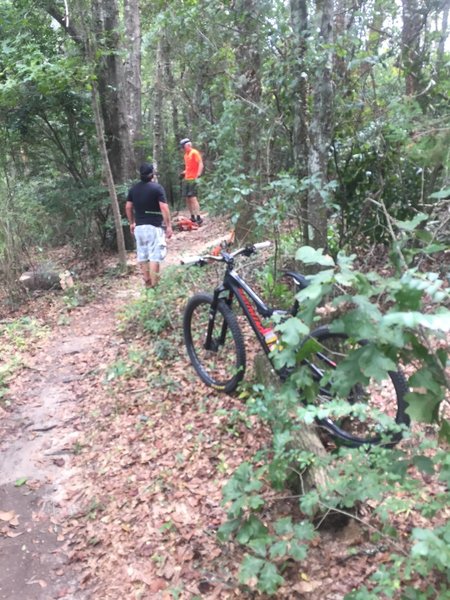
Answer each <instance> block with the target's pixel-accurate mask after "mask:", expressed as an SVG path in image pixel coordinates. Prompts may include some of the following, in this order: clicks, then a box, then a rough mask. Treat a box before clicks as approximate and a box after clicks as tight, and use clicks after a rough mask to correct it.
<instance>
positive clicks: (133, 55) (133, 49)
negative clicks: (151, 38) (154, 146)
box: [124, 0, 145, 163]
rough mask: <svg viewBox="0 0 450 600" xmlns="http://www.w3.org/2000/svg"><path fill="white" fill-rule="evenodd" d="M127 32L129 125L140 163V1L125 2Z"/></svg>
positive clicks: (141, 143)
mask: <svg viewBox="0 0 450 600" xmlns="http://www.w3.org/2000/svg"><path fill="white" fill-rule="evenodd" d="M124 14H125V32H126V38H127V39H126V42H125V45H126V46H127V48H128V57H127V60H126V61H125V78H126V89H125V95H126V98H127V99H128V123H129V129H130V142H131V145H132V148H133V152H134V154H133V160H134V162H135V163H138V162H139V163H140V162H142V161H143V160H144V158H145V156H144V154H145V153H144V148H143V139H142V105H141V20H140V12H139V0H124Z"/></svg>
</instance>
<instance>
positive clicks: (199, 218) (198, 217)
mask: <svg viewBox="0 0 450 600" xmlns="http://www.w3.org/2000/svg"><path fill="white" fill-rule="evenodd" d="M202 223H203V219H202V218H201V216H200V215H197V225H201V224H202Z"/></svg>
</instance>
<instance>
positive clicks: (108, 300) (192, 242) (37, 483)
mask: <svg viewBox="0 0 450 600" xmlns="http://www.w3.org/2000/svg"><path fill="white" fill-rule="evenodd" d="M227 226H228V223H227V222H226V221H225V226H224V222H220V221H219V222H217V223H214V222H212V221H211V222H209V221H208V220H206V224H205V226H204V227H202V228H201V229H199V230H198V231H193V232H183V233H176V234H175V236H174V237H173V238H172V240H171V241H170V242H169V255H168V257H167V260H166V264H174V263H176V262H178V261H179V258H180V256H181V255H186V254H189V255H192V254H196V253H199V252H201V251H203V250H205V249H206V248H207V247H210V246H211V245H214V244H217V243H218V242H219V241H220V240H222V239H224V237H226V233H227ZM130 259H131V260H134V259H133V257H132V256H130ZM140 290H141V281H140V279H139V277H138V275H137V269H136V273H135V274H133V275H131V276H130V277H129V278H127V279H117V280H115V281H114V282H112V283H111V284H110V287H108V286H106V287H105V288H104V289H103V290H102V292H101V294H100V295H99V296H98V297H97V298H96V300H95V301H94V302H91V303H89V304H88V305H86V306H84V307H80V308H77V309H76V310H75V311H73V312H72V313H71V315H70V323H69V324H61V325H56V326H54V328H52V331H51V334H50V336H49V337H48V339H47V340H46V341H45V342H44V343H42V344H40V345H39V346H38V347H36V348H34V353H33V355H30V356H29V358H28V360H27V364H26V368H25V369H23V370H22V371H21V372H19V373H18V374H17V376H16V377H15V379H14V381H13V382H12V384H11V386H10V393H9V397H10V399H11V411H10V412H6V411H2V412H1V413H0V423H1V429H2V431H1V438H0V452H1V453H0V538H1V545H0V573H1V574H2V576H1V579H0V600H16V599H17V600H38V599H39V600H47V599H53V598H60V599H74V600H75V599H77V600H83V599H84V598H85V596H84V595H83V593H82V592H80V591H78V590H79V580H78V578H79V574H78V573H77V572H75V571H72V567H71V566H70V565H69V563H68V556H67V552H68V546H67V544H65V543H64V542H65V540H64V534H63V531H62V527H61V523H62V522H63V520H64V518H65V517H66V516H67V514H68V513H72V514H73V512H74V511H77V510H78V507H77V504H76V498H75V499H74V498H73V497H71V491H72V490H71V482H72V480H73V478H74V477H77V478H78V479H79V478H80V476H81V477H82V474H81V475H80V473H74V469H73V465H72V457H73V454H74V452H75V451H76V448H77V440H78V438H79V436H80V435H82V432H83V414H81V408H80V406H81V404H79V402H78V400H79V399H80V398H81V395H83V400H86V398H85V394H86V393H89V386H88V387H87V388H86V381H89V377H90V375H91V374H92V373H95V372H98V371H99V370H101V369H103V368H104V367H105V364H104V363H105V360H107V359H108V357H107V356H105V349H106V348H109V349H111V348H114V346H116V347H118V346H120V344H123V340H122V339H121V338H120V337H119V336H117V335H116V333H115V330H116V313H117V310H118V309H120V307H121V306H123V305H124V304H126V303H127V302H129V300H130V298H132V297H133V296H137V295H138V294H139V293H140ZM82 382H84V385H81V383H82ZM86 389H87V390H88V391H86ZM92 393H95V390H92ZM0 410H2V409H0Z"/></svg>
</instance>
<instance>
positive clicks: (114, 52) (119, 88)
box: [92, 0, 136, 184]
mask: <svg viewBox="0 0 450 600" xmlns="http://www.w3.org/2000/svg"><path fill="white" fill-rule="evenodd" d="M92 7H93V16H94V20H95V29H94V35H95V36H96V43H97V48H98V53H99V55H100V57H101V58H100V60H99V62H98V66H97V74H98V91H99V98H100V104H101V111H102V120H103V123H104V126H105V136H106V146H107V148H108V156H109V161H110V165H111V171H112V173H113V177H114V181H115V183H116V184H120V183H124V182H126V181H128V180H130V179H132V178H134V177H135V173H136V164H135V159H134V153H133V148H132V144H131V137H130V131H129V121H128V102H127V96H126V85H125V81H126V80H125V69H124V65H123V60H122V53H123V45H122V40H121V38H120V34H119V29H120V22H119V10H118V6H117V0H93V3H92Z"/></svg>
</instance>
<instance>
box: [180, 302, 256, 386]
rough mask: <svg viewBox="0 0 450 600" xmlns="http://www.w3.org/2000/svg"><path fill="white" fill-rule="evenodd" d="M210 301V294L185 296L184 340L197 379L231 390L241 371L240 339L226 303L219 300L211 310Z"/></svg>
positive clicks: (240, 336) (243, 366)
mask: <svg viewBox="0 0 450 600" xmlns="http://www.w3.org/2000/svg"><path fill="white" fill-rule="evenodd" d="M212 304H213V296H212V295H210V294H196V295H195V296H193V297H192V298H191V299H190V300H189V302H188V303H187V305H186V308H185V311H184V319H183V334H184V343H185V345H186V349H187V352H188V355H189V358H190V360H191V362H192V365H193V367H194V369H195V370H196V372H197V374H198V376H199V377H200V379H201V380H202V381H203V382H204V383H206V385H209V386H211V387H213V388H214V389H216V390H220V391H222V392H226V393H231V392H233V391H234V390H235V389H236V387H237V386H238V384H239V382H240V381H241V380H242V378H243V377H244V373H245V346H244V339H243V337H242V332H241V329H240V327H239V324H238V322H237V320H236V317H235V315H234V314H233V311H232V310H231V309H230V307H229V306H228V305H227V304H226V303H225V302H224V301H223V300H219V302H218V304H217V309H216V310H215V311H212ZM208 327H211V336H210V337H209V339H208Z"/></svg>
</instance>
